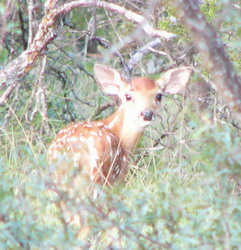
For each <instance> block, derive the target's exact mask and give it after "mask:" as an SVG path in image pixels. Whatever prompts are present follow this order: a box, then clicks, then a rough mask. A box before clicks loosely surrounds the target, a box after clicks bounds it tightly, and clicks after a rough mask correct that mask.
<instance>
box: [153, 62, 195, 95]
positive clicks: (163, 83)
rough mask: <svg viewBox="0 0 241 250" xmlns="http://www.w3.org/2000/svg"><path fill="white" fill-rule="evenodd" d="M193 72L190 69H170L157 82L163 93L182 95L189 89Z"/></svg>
mask: <svg viewBox="0 0 241 250" xmlns="http://www.w3.org/2000/svg"><path fill="white" fill-rule="evenodd" d="M192 72H193V71H192V68H190V67H179V68H174V69H170V70H168V71H166V72H165V73H164V74H163V76H162V77H161V78H159V79H158V80H157V81H156V82H157V83H158V84H159V86H160V88H161V91H162V92H163V93H167V94H182V93H185V90H186V89H187V86H188V84H189V81H190V77H191V74H192Z"/></svg>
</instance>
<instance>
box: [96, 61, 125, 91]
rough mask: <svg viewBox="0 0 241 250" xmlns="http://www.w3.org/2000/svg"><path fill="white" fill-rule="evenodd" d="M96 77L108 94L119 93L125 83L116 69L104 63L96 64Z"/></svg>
mask: <svg viewBox="0 0 241 250" xmlns="http://www.w3.org/2000/svg"><path fill="white" fill-rule="evenodd" d="M94 73H95V78H96V81H97V82H98V84H99V85H100V87H101V89H102V90H103V92H104V93H106V94H108V95H118V94H119V92H120V89H122V88H123V87H124V85H125V82H124V81H123V80H122V78H121V75H120V73H119V72H118V71H116V70H115V69H112V68H109V67H108V66H105V65H102V64H95V66H94Z"/></svg>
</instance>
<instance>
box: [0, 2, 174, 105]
mask: <svg viewBox="0 0 241 250" xmlns="http://www.w3.org/2000/svg"><path fill="white" fill-rule="evenodd" d="M59 2H60V1H58V0H49V1H47V2H46V4H45V7H46V13H45V16H44V17H43V20H42V22H41V23H40V25H39V30H38V32H37V34H36V36H35V38H34V40H33V42H32V44H31V45H30V46H29V48H28V49H27V50H26V51H24V52H23V53H22V54H21V55H20V56H19V57H18V58H16V59H15V60H13V61H12V62H10V63H9V64H8V65H7V66H6V67H5V68H4V69H3V70H2V71H0V87H1V86H2V87H3V88H4V87H5V85H6V87H7V90H6V91H5V92H4V93H3V95H2V97H1V98H0V106H2V105H4V104H5V102H6V100H7V99H8V98H9V96H10V94H11V93H12V91H13V90H14V89H15V86H16V84H17V81H19V79H21V78H22V77H24V76H25V75H26V74H27V73H28V72H29V71H30V70H31V69H32V68H33V67H34V66H35V64H36V62H37V61H38V59H39V58H40V57H42V55H44V53H45V52H46V50H47V45H48V44H49V43H50V42H51V41H52V40H53V39H55V38H56V36H57V28H58V24H59V20H60V17H61V16H62V15H63V14H66V13H68V12H70V11H71V10H73V9H74V8H77V7H82V8H83V7H85V8H87V7H88V8H89V7H98V8H105V9H107V10H110V11H113V12H116V13H118V14H120V15H123V16H124V17H126V18H127V19H128V20H130V21H133V22H135V23H137V24H139V25H141V27H142V29H143V31H144V32H145V33H146V34H148V35H150V36H152V37H161V38H164V39H170V38H173V37H174V36H175V35H174V34H172V33H168V32H166V31H160V30H155V29H154V28H152V26H151V25H150V24H149V23H148V21H147V19H146V18H144V17H143V16H141V15H139V14H136V13H134V12H132V11H130V10H127V9H125V8H124V7H121V6H118V5H116V4H112V3H107V2H104V1H83V0H78V1H73V2H69V3H66V4H63V5H61V6H58V4H59Z"/></svg>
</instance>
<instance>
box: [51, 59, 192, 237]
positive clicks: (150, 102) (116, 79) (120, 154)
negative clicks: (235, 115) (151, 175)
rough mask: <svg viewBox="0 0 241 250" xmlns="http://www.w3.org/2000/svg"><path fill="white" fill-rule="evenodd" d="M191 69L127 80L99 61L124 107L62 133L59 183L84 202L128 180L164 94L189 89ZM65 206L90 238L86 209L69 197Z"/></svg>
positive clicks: (101, 79)
mask: <svg viewBox="0 0 241 250" xmlns="http://www.w3.org/2000/svg"><path fill="white" fill-rule="evenodd" d="M191 72H192V70H191V68H189V67H179V68H175V69H171V70H168V71H167V72H165V73H164V74H163V76H162V78H160V79H159V80H157V81H154V80H152V79H150V78H144V77H139V78H135V79H133V80H132V82H131V83H127V82H126V81H125V80H124V79H123V78H122V77H121V75H120V74H119V73H118V72H117V71H116V70H114V69H111V68H109V67H107V66H104V65H100V64H96V65H95V66H94V73H95V77H96V80H97V83H98V84H99V86H100V88H101V89H102V90H103V92H105V93H106V94H108V95H112V96H114V97H117V98H119V99H120V101H121V105H120V106H119V108H118V109H117V111H116V112H115V113H113V114H112V115H111V116H110V117H108V118H106V119H104V120H101V121H93V122H77V123H73V124H72V125H70V126H68V127H66V128H64V129H62V130H61V131H60V132H59V134H58V135H57V136H56V138H55V140H54V141H53V143H52V144H51V146H50V147H49V151H48V158H49V165H50V167H49V168H50V170H51V171H50V172H52V173H53V176H54V181H55V185H56V186H57V187H60V188H61V189H63V190H65V191H67V192H68V193H69V196H70V197H74V200H75V201H76V202H78V200H79V198H78V197H83V196H82V195H83V194H87V195H88V194H89V195H90V196H92V197H93V198H94V199H96V198H97V197H98V195H99V191H98V187H99V186H105V185H107V186H112V185H113V184H114V183H115V182H117V181H118V182H123V181H124V180H125V177H126V174H127V172H128V162H129V158H130V153H131V152H132V151H133V149H134V148H135V146H136V144H137V142H138V141H139V139H140V137H141V136H142V134H143V131H144V129H145V128H146V126H148V125H149V124H150V123H151V122H152V121H153V120H154V118H155V113H156V110H157V108H158V107H159V104H160V102H161V99H162V94H163V93H165V94H176V93H181V92H183V91H185V88H186V87H187V85H188V82H189V79H190V75H191ZM96 184H99V185H96ZM92 188H93V190H92ZM92 191H93V192H92ZM75 197H76V198H77V199H75ZM78 204H80V203H78ZM61 207H62V211H63V216H64V218H65V221H67V223H71V224H72V225H74V226H76V227H77V228H79V233H78V237H79V238H82V239H84V238H86V236H87V235H88V234H89V232H90V230H91V228H90V227H89V226H88V223H86V218H85V217H86V216H85V215H84V212H83V210H81V211H80V212H76V211H75V212H71V211H72V206H71V205H70V204H69V203H68V202H67V201H63V202H62V204H61ZM77 207H79V205H78V206H77Z"/></svg>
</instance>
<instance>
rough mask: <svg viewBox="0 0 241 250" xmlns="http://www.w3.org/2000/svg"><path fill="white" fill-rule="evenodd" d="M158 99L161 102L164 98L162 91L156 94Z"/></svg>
mask: <svg viewBox="0 0 241 250" xmlns="http://www.w3.org/2000/svg"><path fill="white" fill-rule="evenodd" d="M156 100H157V101H158V102H160V101H161V100H162V94H161V93H159V94H157V95H156Z"/></svg>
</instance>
